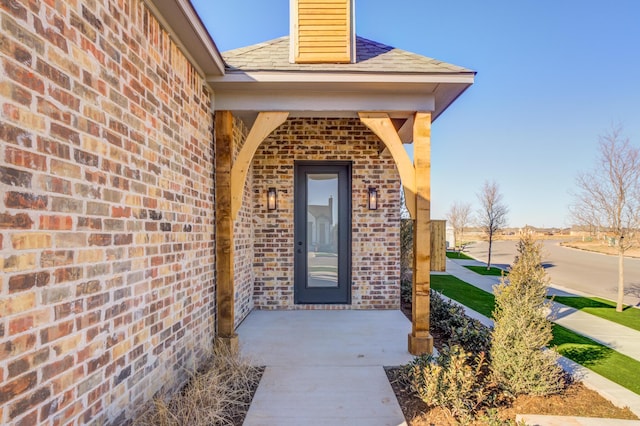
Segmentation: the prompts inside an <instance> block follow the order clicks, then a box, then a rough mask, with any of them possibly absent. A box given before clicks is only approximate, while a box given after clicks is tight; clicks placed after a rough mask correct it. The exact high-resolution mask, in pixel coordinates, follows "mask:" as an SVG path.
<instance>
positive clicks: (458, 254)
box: [447, 251, 473, 260]
mask: <svg viewBox="0 0 640 426" xmlns="http://www.w3.org/2000/svg"><path fill="white" fill-rule="evenodd" d="M447 257H448V258H449V259H470V260H473V257H470V256H467V255H466V254H464V253H462V252H459V251H447Z"/></svg>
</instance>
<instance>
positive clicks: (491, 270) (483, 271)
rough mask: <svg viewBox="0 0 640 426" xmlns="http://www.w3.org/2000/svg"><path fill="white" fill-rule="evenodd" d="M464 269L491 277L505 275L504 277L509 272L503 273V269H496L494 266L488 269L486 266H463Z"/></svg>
mask: <svg viewBox="0 0 640 426" xmlns="http://www.w3.org/2000/svg"><path fill="white" fill-rule="evenodd" d="M464 267H465V268H467V269H469V270H471V271H473V272H475V273H476V274H480V275H491V276H493V277H501V276H502V274H505V275H508V274H509V272H507V271H505V270H504V269H500V268H496V267H495V266H492V267H491V268H489V269H487V267H486V266H476V265H464Z"/></svg>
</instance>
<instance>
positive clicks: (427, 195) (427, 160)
mask: <svg viewBox="0 0 640 426" xmlns="http://www.w3.org/2000/svg"><path fill="white" fill-rule="evenodd" d="M413 144H414V147H413V158H414V163H415V171H416V193H415V202H416V216H415V221H414V224H413V256H414V259H413V262H414V267H413V283H412V285H413V292H412V299H413V300H412V302H413V303H412V312H411V334H409V352H410V353H411V354H413V355H421V354H425V353H431V352H432V351H433V337H432V336H431V334H430V333H429V315H430V312H429V311H430V309H429V299H430V294H429V291H430V289H431V226H430V225H431V224H430V221H431V114H430V113H422V112H419V113H416V116H415V120H414V123H413Z"/></svg>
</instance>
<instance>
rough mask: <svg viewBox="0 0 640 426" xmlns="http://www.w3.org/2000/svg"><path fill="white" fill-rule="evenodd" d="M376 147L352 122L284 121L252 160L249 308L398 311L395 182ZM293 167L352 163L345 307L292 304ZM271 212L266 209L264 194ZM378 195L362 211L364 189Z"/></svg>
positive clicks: (393, 169) (367, 132)
mask: <svg viewBox="0 0 640 426" xmlns="http://www.w3.org/2000/svg"><path fill="white" fill-rule="evenodd" d="M379 144H380V141H379V139H378V138H377V136H375V135H374V134H373V133H372V132H371V131H370V130H369V129H368V128H366V127H365V126H364V125H363V124H362V123H361V122H360V121H359V120H358V119H289V120H287V121H286V122H285V123H284V124H283V125H282V126H280V127H279V128H278V129H277V130H275V131H274V132H273V133H272V134H271V135H270V136H269V137H268V138H267V139H265V141H264V142H263V143H262V144H261V145H260V147H259V148H258V151H257V152H256V155H255V156H254V160H253V188H254V200H253V203H254V206H255V209H254V212H253V217H254V235H255V249H254V250H255V260H254V273H255V288H254V299H255V305H256V307H258V308H261V309H281V308H287V309H311V308H331V309H345V308H346V309H398V308H399V307H400V283H399V281H400V177H399V175H398V173H397V170H396V166H395V163H394V161H393V159H392V158H391V156H390V155H389V154H388V153H384V154H382V155H379V153H378V152H379ZM296 160H333V161H352V162H353V164H352V303H351V305H326V306H325V305H294V303H293V273H294V265H293V247H294V238H293V231H294V229H293V170H294V161H296ZM271 186H274V187H276V188H277V190H278V210H277V211H275V212H268V211H267V209H266V197H265V195H264V194H266V191H267V188H268V187H271ZM370 186H374V187H377V188H378V191H379V198H380V200H379V208H378V210H375V211H372V210H368V207H367V193H368V188H369V187H370Z"/></svg>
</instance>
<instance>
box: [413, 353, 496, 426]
mask: <svg viewBox="0 0 640 426" xmlns="http://www.w3.org/2000/svg"><path fill="white" fill-rule="evenodd" d="M485 365H486V360H485V359H484V354H482V353H480V354H478V355H476V356H475V357H474V356H472V355H471V353H468V352H465V350H464V349H463V348H462V347H461V346H458V345H455V346H451V347H448V346H445V347H444V348H443V349H442V350H441V351H440V355H438V357H437V358H434V357H433V356H431V355H428V356H423V357H419V358H416V360H414V361H413V363H411V364H410V365H409V372H408V376H409V381H410V384H411V389H412V390H413V391H414V392H416V394H417V395H418V396H419V397H420V399H422V400H423V401H424V402H425V403H426V404H428V405H431V406H437V407H441V408H443V409H446V410H448V411H449V412H450V413H451V415H452V416H453V417H455V418H456V419H457V420H458V421H460V422H461V423H469V422H471V421H472V420H473V418H474V417H475V414H476V412H477V411H478V410H479V409H480V408H481V407H482V406H483V405H484V403H485V401H486V399H487V392H486V391H485V383H484V373H483V369H484V367H485Z"/></svg>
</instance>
